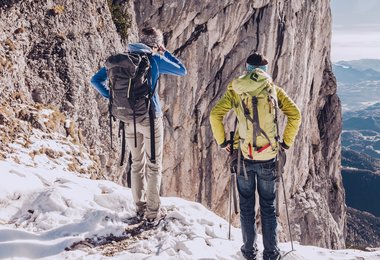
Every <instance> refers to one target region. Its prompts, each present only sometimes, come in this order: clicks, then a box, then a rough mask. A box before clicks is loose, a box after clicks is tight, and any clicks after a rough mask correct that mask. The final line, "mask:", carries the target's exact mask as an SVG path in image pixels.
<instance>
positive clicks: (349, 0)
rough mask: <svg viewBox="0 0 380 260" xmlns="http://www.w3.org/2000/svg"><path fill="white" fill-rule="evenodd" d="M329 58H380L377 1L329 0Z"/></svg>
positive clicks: (378, 4)
mask: <svg viewBox="0 0 380 260" xmlns="http://www.w3.org/2000/svg"><path fill="white" fill-rule="evenodd" d="M331 10H332V17H333V32H332V43H331V47H332V51H331V60H332V61H333V62H336V61H340V60H357V59H380V19H379V15H380V1H379V0H331Z"/></svg>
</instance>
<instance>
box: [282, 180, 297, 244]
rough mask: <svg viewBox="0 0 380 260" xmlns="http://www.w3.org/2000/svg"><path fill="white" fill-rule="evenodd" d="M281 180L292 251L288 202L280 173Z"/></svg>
mask: <svg viewBox="0 0 380 260" xmlns="http://www.w3.org/2000/svg"><path fill="white" fill-rule="evenodd" d="M281 181H282V189H283V191H284V201H285V209H286V218H287V219H288V228H289V236H290V244H291V245H292V251H294V247H293V238H292V231H291V229H290V222H289V212H288V203H287V201H286V193H285V184H284V177H283V176H282V175H281Z"/></svg>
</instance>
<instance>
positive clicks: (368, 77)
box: [333, 59, 380, 116]
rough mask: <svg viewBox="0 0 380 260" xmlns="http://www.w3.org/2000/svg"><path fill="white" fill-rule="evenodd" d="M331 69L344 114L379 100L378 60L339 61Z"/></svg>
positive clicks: (379, 67) (379, 61)
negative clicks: (336, 83)
mask: <svg viewBox="0 0 380 260" xmlns="http://www.w3.org/2000/svg"><path fill="white" fill-rule="evenodd" d="M333 71H334V75H335V77H336V79H337V82H338V95H339V97H340V99H341V101H342V108H343V113H344V114H345V113H346V112H348V111H355V110H360V109H365V108H367V107H369V106H371V105H373V104H376V103H377V102H380V94H379V93H380V60H370V59H367V60H355V61H339V62H336V63H334V64H333ZM343 116H344V115H343Z"/></svg>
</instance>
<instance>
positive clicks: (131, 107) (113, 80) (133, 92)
mask: <svg viewBox="0 0 380 260" xmlns="http://www.w3.org/2000/svg"><path fill="white" fill-rule="evenodd" d="M150 56H151V54H150V53H149V54H147V53H133V52H126V53H119V54H115V55H112V56H110V57H109V58H108V59H107V60H106V62H105V67H106V69H107V76H108V79H109V87H110V103H109V112H110V130H111V145H112V119H115V118H116V119H119V120H120V125H119V136H120V132H121V133H122V134H123V139H122V159H121V163H120V165H123V161H124V153H125V130H124V122H130V121H132V120H133V124H134V133H135V146H137V140H136V122H141V121H142V120H143V119H144V118H146V117H147V116H149V118H150V127H151V140H152V139H153V142H151V145H152V144H153V146H152V151H151V152H152V155H151V161H155V147H154V130H153V131H152V124H153V127H154V118H153V110H152V108H151V99H152V96H153V94H154V91H155V88H153V89H152V88H151V82H150V81H151V67H150V61H149V57H150ZM152 134H153V136H152ZM152 137H153V138H152Z"/></svg>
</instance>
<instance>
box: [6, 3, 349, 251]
mask: <svg viewBox="0 0 380 260" xmlns="http://www.w3.org/2000/svg"><path fill="white" fill-rule="evenodd" d="M109 2H110V1H108V3H109ZM111 2H112V1H111ZM113 2H114V3H117V4H120V5H121V6H122V7H123V12H126V13H128V14H129V15H130V17H131V23H130V25H129V28H128V35H129V36H128V39H125V40H121V38H120V36H119V34H118V33H117V31H116V27H115V25H114V21H113V20H112V15H111V13H110V10H109V7H108V5H107V2H106V1H100V0H92V1H71V0H68V1H63V0H62V1H58V0H56V1H52V0H49V1H16V0H13V1H10V0H9V1H1V2H0V20H1V27H0V89H1V93H2V95H1V98H0V101H1V102H0V103H1V104H0V105H1V106H2V108H3V109H14V108H12V105H11V104H14V102H15V101H14V97H15V95H14V94H15V93H22V95H17V97H20V96H21V97H22V98H21V99H22V102H21V103H30V104H33V103H37V102H38V103H42V104H46V105H47V104H50V105H54V106H56V107H57V108H58V109H59V110H60V111H62V112H64V113H65V114H66V115H67V116H68V117H70V118H72V119H73V121H74V122H75V124H76V125H75V129H76V131H77V132H78V133H79V132H80V136H81V137H82V139H81V140H82V142H83V143H85V144H86V145H87V146H88V147H89V148H90V149H92V150H93V153H94V154H95V155H96V156H98V159H99V172H98V176H97V177H100V176H105V177H106V178H109V179H111V180H114V181H117V182H120V183H121V182H123V172H124V169H123V168H120V167H117V166H116V165H117V160H118V151H115V152H111V151H110V148H109V147H110V146H109V137H108V135H109V134H108V122H107V120H108V119H107V103H106V102H105V100H104V99H103V98H102V97H100V96H99V94H97V93H96V92H95V91H94V90H93V89H92V88H91V86H90V84H89V79H90V77H91V76H92V74H93V73H94V72H95V71H96V70H97V69H99V67H100V66H102V65H103V62H104V59H105V58H106V57H107V56H108V55H109V54H111V53H114V52H117V51H122V50H123V49H125V44H126V42H128V41H134V40H136V39H137V38H136V35H137V28H138V27H141V26H145V25H150V26H157V27H159V28H160V29H162V31H163V32H164V36H165V42H166V45H167V48H168V49H169V50H170V51H172V52H173V53H174V54H175V55H177V56H178V57H179V58H180V59H181V60H183V62H184V63H185V65H186V66H187V68H188V75H187V76H186V77H181V78H177V77H170V76H168V77H162V78H161V80H160V95H161V97H162V103H163V110H164V114H165V115H164V123H165V141H164V173H163V174H164V178H163V187H162V192H163V195H165V196H172V195H175V196H180V197H184V198H187V199H190V200H194V201H198V202H201V203H203V204H204V205H206V206H208V207H209V208H211V209H212V210H214V211H215V212H217V213H218V214H220V215H222V216H225V213H226V209H227V198H228V192H227V187H228V179H229V176H228V172H227V167H226V165H225V162H226V159H227V157H226V155H224V154H223V153H221V151H220V150H219V149H218V147H217V145H216V144H215V142H214V140H213V137H212V134H211V130H210V125H209V119H208V117H209V112H210V109H211V108H212V106H213V105H214V104H215V102H216V101H217V100H218V99H219V98H220V97H221V95H222V94H223V92H224V91H225V89H226V86H227V84H228V82H229V81H230V80H231V79H232V78H233V77H235V76H238V75H239V74H240V73H242V72H243V65H244V61H245V59H246V57H247V55H248V54H249V53H250V52H251V51H253V50H258V51H260V52H263V53H265V55H266V56H267V57H268V58H269V60H270V68H269V70H270V73H271V74H272V75H273V78H274V81H275V82H276V83H277V84H278V85H279V86H281V87H283V88H284V89H285V90H286V92H287V93H288V95H289V96H290V97H291V98H292V99H294V101H295V102H296V103H297V104H298V106H299V107H300V109H301V111H302V116H303V121H302V125H301V129H300V132H299V134H298V136H297V140H296V142H295V145H294V147H292V148H291V149H290V150H289V151H288V163H287V165H286V173H285V176H284V178H285V186H286V193H287V197H288V199H289V208H290V222H291V228H292V230H293V231H294V232H293V234H294V239H296V240H298V241H301V243H304V244H314V245H318V246H323V247H329V248H342V247H344V236H345V216H346V208H345V204H344V190H343V186H342V180H341V175H340V131H341V112H340V102H339V99H338V97H337V95H336V82H335V78H334V76H333V74H332V71H331V63H330V38H331V14H330V6H329V5H330V2H329V1H328V0H322V1H314V0H313V1H301V0H294V1H285V0H272V1H269V0H261V1H246V0H223V1H198V0H187V1H185V0H176V1H163V0H157V1H147V0H136V1H129V2H127V1H113ZM114 18H115V17H114ZM94 100H95V101H96V102H94ZM18 102H20V101H18ZM230 121H232V120H230ZM281 122H282V124H281V125H282V126H283V125H284V118H281ZM62 131H63V129H62ZM279 194H282V191H280V192H279ZM279 205H280V223H281V227H282V228H281V239H282V240H288V239H289V237H288V233H287V232H286V230H287V226H286V219H285V214H284V212H285V209H284V200H283V197H282V196H280V203H279Z"/></svg>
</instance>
